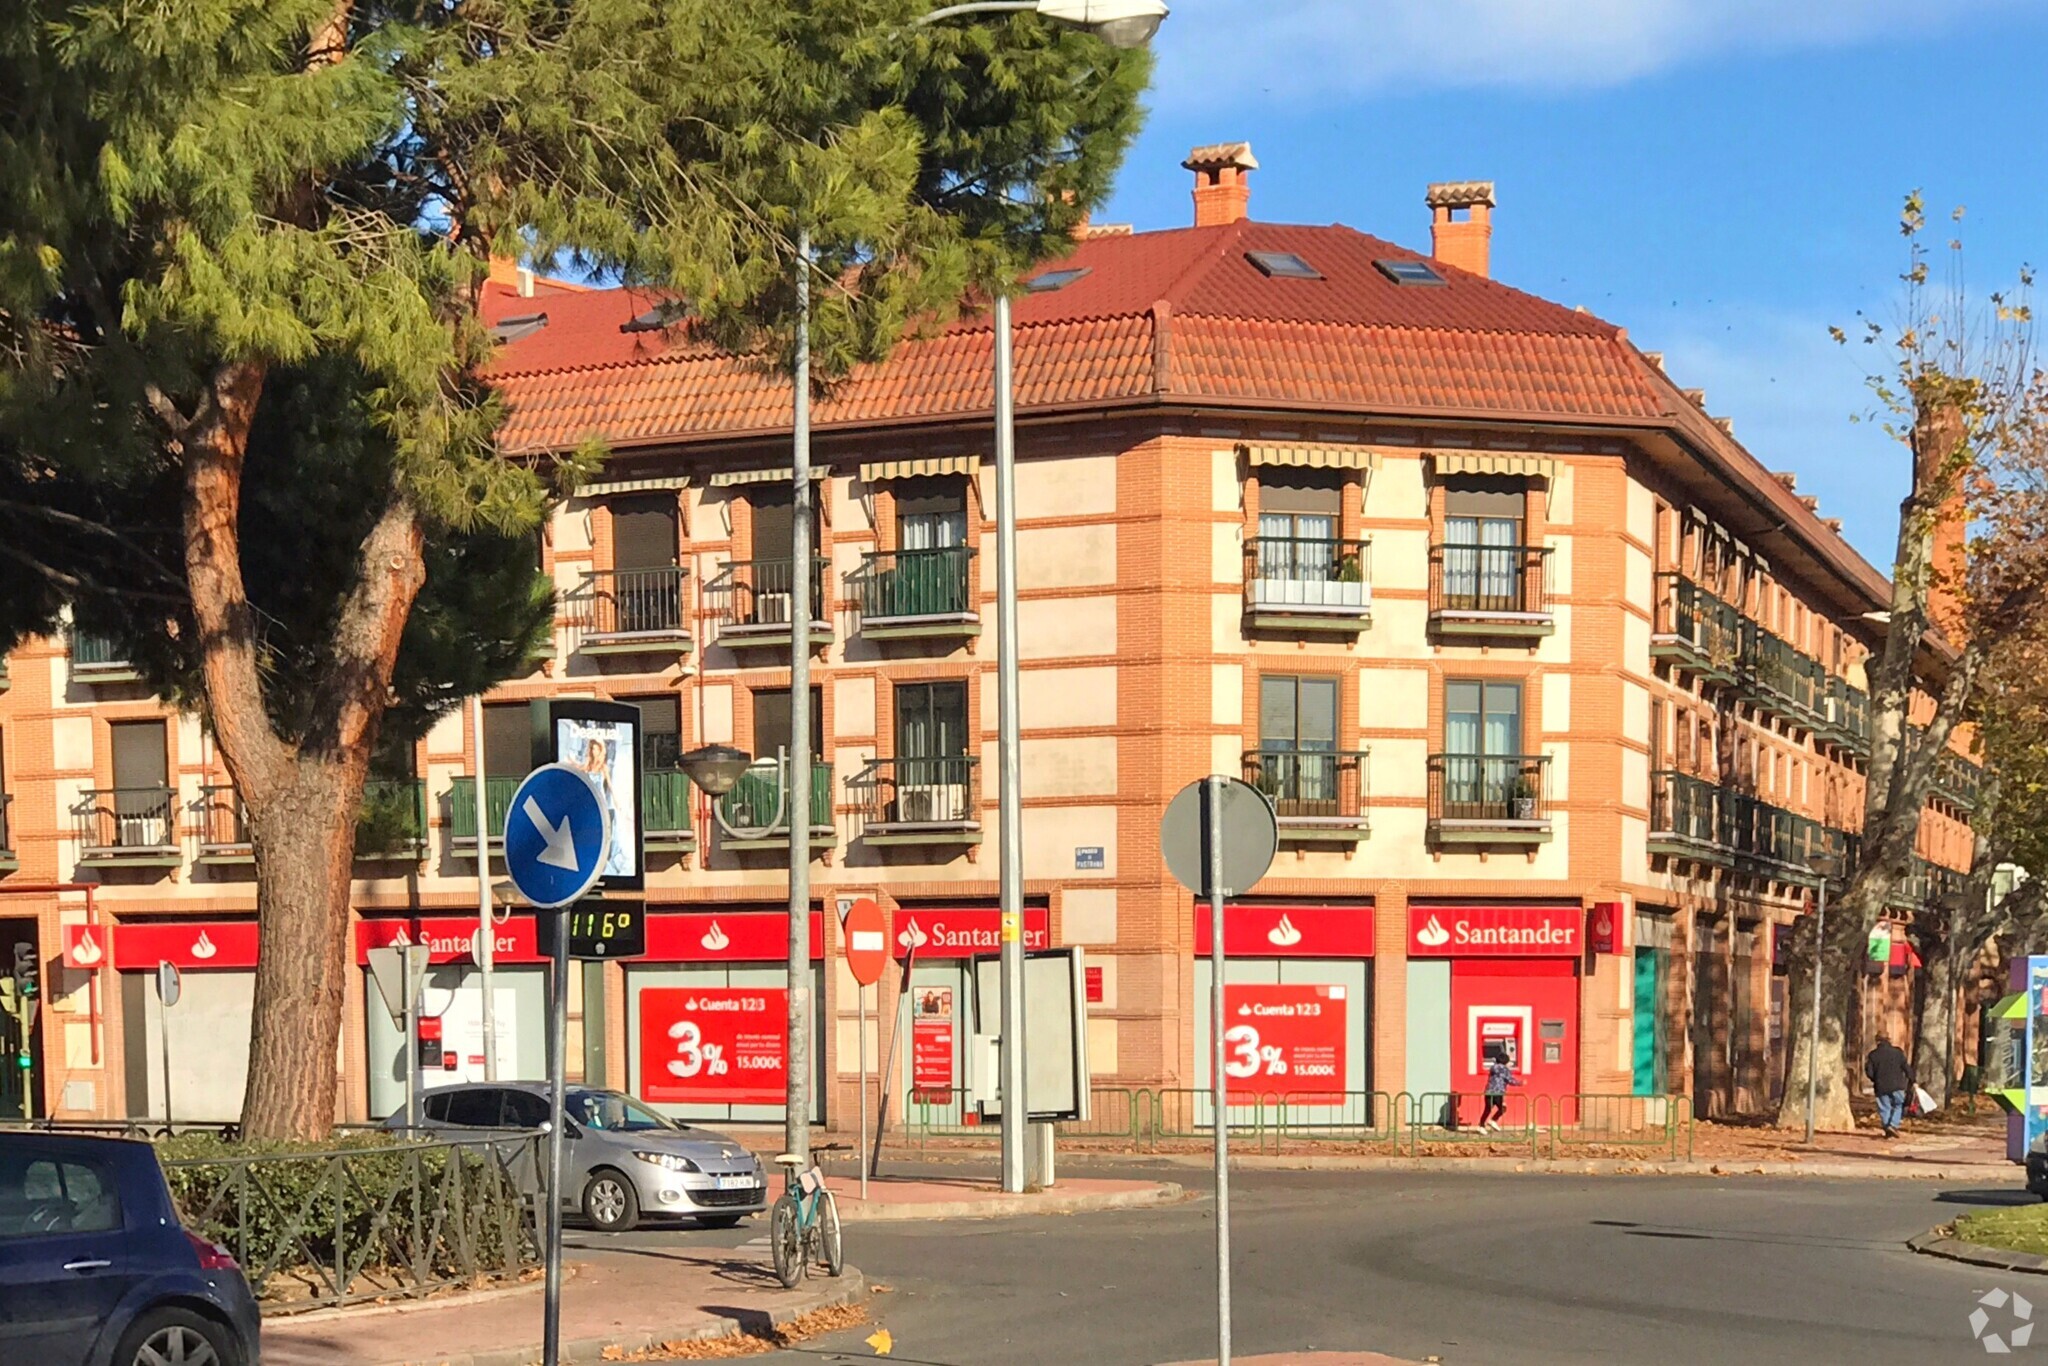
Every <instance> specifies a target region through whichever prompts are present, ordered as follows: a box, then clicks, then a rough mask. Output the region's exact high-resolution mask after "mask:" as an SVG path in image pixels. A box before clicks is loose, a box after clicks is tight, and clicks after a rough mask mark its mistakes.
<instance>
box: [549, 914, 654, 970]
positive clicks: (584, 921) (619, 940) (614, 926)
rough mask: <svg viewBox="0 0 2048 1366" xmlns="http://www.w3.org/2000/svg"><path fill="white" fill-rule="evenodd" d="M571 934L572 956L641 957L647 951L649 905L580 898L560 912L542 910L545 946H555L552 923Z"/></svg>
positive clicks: (570, 954)
mask: <svg viewBox="0 0 2048 1366" xmlns="http://www.w3.org/2000/svg"><path fill="white" fill-rule="evenodd" d="M551 923H552V924H553V925H555V926H559V927H560V929H561V931H562V932H563V933H565V934H567V935H568V936H569V956H570V957H571V958H583V959H605V958H639V957H641V956H642V955H644V954H645V953H646V952H647V907H646V905H645V903H643V902H638V901H579V902H577V903H576V904H575V905H573V906H571V907H569V908H568V909H567V910H565V911H562V912H560V913H559V914H558V915H553V916H550V915H547V914H545V913H543V914H542V916H541V918H540V926H539V928H540V930H541V946H542V948H543V949H547V948H549V947H551V946H550V945H549V943H548V935H549V934H550V933H551V931H550V929H549V926H550V924H551Z"/></svg>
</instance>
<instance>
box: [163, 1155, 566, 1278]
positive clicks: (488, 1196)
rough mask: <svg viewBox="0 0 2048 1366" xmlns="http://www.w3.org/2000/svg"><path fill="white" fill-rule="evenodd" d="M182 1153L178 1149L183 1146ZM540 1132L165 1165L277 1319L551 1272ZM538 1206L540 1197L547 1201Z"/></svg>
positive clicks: (201, 1229)
mask: <svg viewBox="0 0 2048 1366" xmlns="http://www.w3.org/2000/svg"><path fill="white" fill-rule="evenodd" d="M172 1151H173V1152H174V1153H175V1151H176V1149H175V1148H173V1150H172ZM542 1158H543V1152H542V1148H541V1144H540V1139H539V1136H538V1135H532V1134H522V1135H517V1136H507V1135H491V1136H487V1137H486V1136H479V1137H476V1138H455V1139H436V1140H433V1141H427V1142H397V1143H377V1144H375V1145H373V1146H359V1147H348V1148H342V1147H337V1148H336V1149H334V1150H332V1151H325V1152H308V1153H275V1154H252V1155H248V1156H242V1155H237V1154H236V1153H235V1152H234V1150H233V1149H232V1148H227V1149H223V1150H221V1151H220V1152H219V1153H218V1154H217V1155H216V1154H212V1153H209V1154H208V1155H206V1156H203V1157H178V1156H168V1157H166V1159H165V1161H164V1163H163V1167H164V1172H165V1175H166V1176H167V1177H168V1178H169V1180H170V1185H171V1192H172V1195H173V1197H174V1198H175V1200H176V1202H177V1205H178V1210H179V1216H180V1218H181V1219H182V1220H183V1221H184V1223H185V1226H186V1227H187V1228H190V1229H191V1230H192V1231H193V1232H194V1233H197V1234H199V1235H200V1236H201V1237H203V1238H206V1239H207V1240H208V1241H210V1242H215V1243H219V1244H220V1245H221V1246H223V1247H225V1248H226V1249H227V1250H228V1251H229V1252H231V1253H232V1254H234V1257H235V1260H236V1261H237V1262H238V1263H239V1264H240V1265H241V1268H242V1274H243V1275H244V1276H246V1277H247V1278H248V1281H249V1285H250V1288H251V1289H252V1290H254V1291H255V1292H256V1294H257V1296H258V1298H259V1300H260V1301H261V1302H262V1305H263V1309H264V1312H265V1313H266V1314H276V1313H289V1312H295V1311H299V1310H307V1309H318V1308H332V1307H338V1306H342V1305H348V1304H357V1303H362V1302H364V1301H369V1300H388V1299H417V1298H420V1297H422V1296H425V1295H429V1294H432V1293H433V1292H435V1291H438V1290H442V1289H446V1288H450V1287H454V1286H467V1285H470V1284H472V1283H474V1282H475V1281H477V1280H478V1279H479V1278H484V1277H491V1278H507V1279H509V1278H513V1277H517V1276H519V1275H521V1274H522V1273H524V1272H526V1271H528V1270H530V1269H531V1268H532V1267H534V1266H536V1265H538V1263H539V1260H540V1240H539V1237H538V1234H537V1231H536V1228H535V1222H534V1215H535V1210H536V1208H537V1207H538V1203H539V1200H538V1198H545V1197H544V1193H543V1191H542V1187H541V1184H540V1183H541V1180H542V1176H541V1173H543V1172H544V1171H545V1170H546V1163H545V1161H544V1160H542ZM537 1197H538V1198H537Z"/></svg>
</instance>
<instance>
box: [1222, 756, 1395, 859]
mask: <svg viewBox="0 0 2048 1366" xmlns="http://www.w3.org/2000/svg"><path fill="white" fill-rule="evenodd" d="M1370 757H1371V751H1369V750H1362V749H1354V750H1299V749H1271V748H1268V749H1253V750H1247V751H1245V754H1244V780H1245V781H1246V782H1248V783H1250V784H1251V785H1252V786H1253V787H1256V788H1257V789H1258V790H1259V791H1261V792H1263V793H1265V794H1266V796H1267V798H1268V799H1270V800H1271V801H1272V803H1273V811H1274V814H1275V815H1277V816H1278V817H1279V818H1280V826H1281V833H1282V838H1289V837H1292V838H1309V837H1313V836H1314V835H1315V834H1317V833H1328V834H1329V835H1331V836H1332V837H1335V836H1338V835H1357V834H1359V833H1361V832H1362V831H1364V830H1365V829H1366V827H1367V825H1368V824H1369V817H1368V814H1367V807H1366V792H1367V788H1366V761H1367V760H1368V759H1369V758H1370Z"/></svg>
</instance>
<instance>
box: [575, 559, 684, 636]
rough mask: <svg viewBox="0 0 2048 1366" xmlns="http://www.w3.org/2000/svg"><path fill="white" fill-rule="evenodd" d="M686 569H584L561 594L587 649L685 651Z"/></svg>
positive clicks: (576, 631) (668, 567) (664, 567)
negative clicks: (579, 580) (578, 581)
mask: <svg viewBox="0 0 2048 1366" xmlns="http://www.w3.org/2000/svg"><path fill="white" fill-rule="evenodd" d="M689 577H690V571H689V570H687V569H685V568H684V567H683V566H681V565H667V566H663V567H661V568H656V569H618V570H605V571H603V572H601V573H591V574H585V575H584V576H583V582H582V583H581V584H580V585H579V586H578V587H577V588H576V589H575V590H573V591H572V592H570V593H569V594H568V595H567V596H566V597H565V598H564V599H563V606H564V608H565V609H566V614H567V616H568V617H569V619H570V621H571V622H572V623H573V626H572V629H573V630H574V632H575V648H576V650H577V651H578V652H579V653H582V654H586V655H608V654H610V655H622V654H687V653H688V652H689V650H690V648H691V645H692V643H693V642H692V641H691V638H690V615H689V591H688V589H689Z"/></svg>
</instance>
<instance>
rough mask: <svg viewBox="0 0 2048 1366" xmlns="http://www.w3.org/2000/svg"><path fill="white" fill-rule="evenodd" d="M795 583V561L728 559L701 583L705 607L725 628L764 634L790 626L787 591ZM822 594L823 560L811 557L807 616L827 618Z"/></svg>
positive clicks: (827, 604)
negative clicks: (714, 576)
mask: <svg viewBox="0 0 2048 1366" xmlns="http://www.w3.org/2000/svg"><path fill="white" fill-rule="evenodd" d="M795 587H796V561H794V560H790V559H780V560H728V561H727V562H726V564H725V567H724V568H723V569H721V570H719V572H718V575H717V577H716V578H713V579H711V580H709V581H708V582H707V583H705V585H704V602H705V607H706V610H707V611H708V612H709V613H710V615H711V616H712V617H713V618H714V619H716V620H717V621H718V622H719V623H721V625H722V626H723V627H724V628H725V629H727V630H733V629H738V630H742V631H757V632H761V633H764V634H767V633H775V632H779V631H782V630H788V629H791V626H792V623H791V621H790V617H791V614H792V603H791V594H792V592H793V590H794V589H795ZM831 606H832V604H831V603H830V602H829V601H828V600H827V599H826V597H825V561H824V559H823V558H818V559H814V560H812V561H811V620H812V621H813V622H814V623H824V622H829V621H830V620H831Z"/></svg>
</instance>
